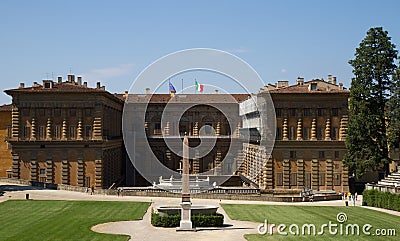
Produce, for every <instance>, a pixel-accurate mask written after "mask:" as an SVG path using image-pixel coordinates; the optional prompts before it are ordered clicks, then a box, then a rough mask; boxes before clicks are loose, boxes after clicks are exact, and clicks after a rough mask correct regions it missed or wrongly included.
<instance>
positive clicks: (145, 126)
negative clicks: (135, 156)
mask: <svg viewBox="0 0 400 241" xmlns="http://www.w3.org/2000/svg"><path fill="white" fill-rule="evenodd" d="M144 131H145V133H146V135H148V134H149V122H148V121H145V122H144Z"/></svg>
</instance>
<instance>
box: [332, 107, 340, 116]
mask: <svg viewBox="0 0 400 241" xmlns="http://www.w3.org/2000/svg"><path fill="white" fill-rule="evenodd" d="M332 116H339V109H338V108H332Z"/></svg>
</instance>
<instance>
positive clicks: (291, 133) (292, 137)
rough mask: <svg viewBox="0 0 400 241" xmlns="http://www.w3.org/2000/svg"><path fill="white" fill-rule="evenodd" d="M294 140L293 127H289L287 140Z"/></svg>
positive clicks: (294, 129) (294, 131)
mask: <svg viewBox="0 0 400 241" xmlns="http://www.w3.org/2000/svg"><path fill="white" fill-rule="evenodd" d="M295 139H296V128H295V127H294V126H290V127H289V140H295Z"/></svg>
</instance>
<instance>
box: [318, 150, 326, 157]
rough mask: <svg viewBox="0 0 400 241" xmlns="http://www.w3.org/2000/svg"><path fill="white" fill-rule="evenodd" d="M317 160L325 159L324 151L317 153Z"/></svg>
mask: <svg viewBox="0 0 400 241" xmlns="http://www.w3.org/2000/svg"><path fill="white" fill-rule="evenodd" d="M318 158H320V159H322V158H325V151H319V152H318Z"/></svg>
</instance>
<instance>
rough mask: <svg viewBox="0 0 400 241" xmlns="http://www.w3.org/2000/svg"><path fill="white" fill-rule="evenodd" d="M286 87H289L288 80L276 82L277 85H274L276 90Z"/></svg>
mask: <svg viewBox="0 0 400 241" xmlns="http://www.w3.org/2000/svg"><path fill="white" fill-rule="evenodd" d="M287 86H289V81H288V80H278V83H277V84H276V87H277V88H282V87H287Z"/></svg>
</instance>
